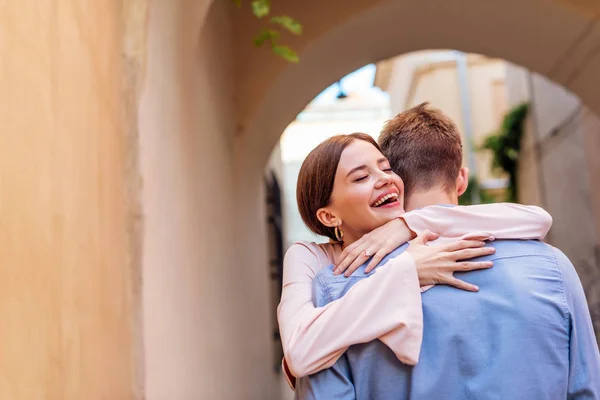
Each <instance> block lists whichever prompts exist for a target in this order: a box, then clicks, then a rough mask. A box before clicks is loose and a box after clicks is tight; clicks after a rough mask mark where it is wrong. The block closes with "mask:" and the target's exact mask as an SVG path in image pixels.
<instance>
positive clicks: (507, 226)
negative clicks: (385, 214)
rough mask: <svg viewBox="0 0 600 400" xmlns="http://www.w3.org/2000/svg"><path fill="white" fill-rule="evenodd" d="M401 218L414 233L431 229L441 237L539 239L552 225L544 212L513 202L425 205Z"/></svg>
mask: <svg viewBox="0 0 600 400" xmlns="http://www.w3.org/2000/svg"><path fill="white" fill-rule="evenodd" d="M401 218H403V219H404V220H405V221H406V223H407V225H408V227H409V228H410V229H411V230H412V231H414V232H416V233H417V234H419V233H420V232H422V231H424V230H431V231H433V232H436V233H439V234H440V236H441V237H444V238H459V237H464V236H467V235H468V236H473V235H475V236H479V235H480V236H491V238H492V239H494V238H495V239H539V240H541V239H543V238H544V237H545V236H546V234H547V233H548V231H549V230H550V227H551V226H552V217H551V216H550V214H548V213H547V212H546V211H545V210H544V209H542V208H540V207H537V206H524V205H521V204H513V203H496V204H477V205H473V206H456V207H447V206H429V207H425V208H423V209H421V210H414V211H410V212H407V213H406V214H404V215H403V216H402V217H401Z"/></svg>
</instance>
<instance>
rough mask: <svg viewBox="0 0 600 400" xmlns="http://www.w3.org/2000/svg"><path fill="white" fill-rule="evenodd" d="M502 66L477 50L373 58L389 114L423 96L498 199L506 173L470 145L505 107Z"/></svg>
mask: <svg viewBox="0 0 600 400" xmlns="http://www.w3.org/2000/svg"><path fill="white" fill-rule="evenodd" d="M506 68H507V63H506V62H505V61H504V60H500V59H497V58H490V57H485V56H481V55H477V54H464V53H461V52H458V51H444V50H427V51H418V52H414V53H408V54H405V55H401V56H398V57H394V58H391V59H388V60H384V61H380V62H378V63H377V75H376V77H375V85H377V86H378V87H380V88H381V89H383V90H385V91H386V92H387V93H388V94H389V96H390V106H391V111H392V114H394V115H395V114H397V113H399V112H401V111H403V110H405V109H407V108H410V107H414V106H416V105H417V104H420V103H422V102H425V101H428V102H429V103H430V104H431V105H432V106H433V107H436V108H439V109H440V110H442V111H443V112H444V114H446V115H448V116H449V117H450V118H451V119H452V120H453V121H454V122H455V123H456V125H457V127H458V129H459V131H460V132H461V134H462V136H463V143H464V149H465V151H464V165H465V166H468V167H469V169H470V171H471V176H472V177H476V179H477V181H478V182H479V185H480V187H481V188H482V189H484V190H486V191H487V192H488V193H489V194H490V195H492V196H493V197H495V198H498V199H500V198H502V196H503V193H504V188H505V187H506V185H507V180H506V177H505V176H504V175H503V174H502V173H500V172H498V171H494V170H492V168H491V164H490V161H491V157H490V154H489V153H487V152H479V151H476V150H477V148H479V146H481V143H482V141H483V139H484V138H485V137H487V136H488V135H490V134H493V133H495V131H496V130H497V129H498V127H499V125H500V123H501V121H502V118H503V117H504V113H505V112H506V111H507V110H508V100H507V97H506V93H507V88H506Z"/></svg>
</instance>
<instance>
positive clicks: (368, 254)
mask: <svg viewBox="0 0 600 400" xmlns="http://www.w3.org/2000/svg"><path fill="white" fill-rule="evenodd" d="M365 257H367V258H370V257H373V254H371V253H369V250H365Z"/></svg>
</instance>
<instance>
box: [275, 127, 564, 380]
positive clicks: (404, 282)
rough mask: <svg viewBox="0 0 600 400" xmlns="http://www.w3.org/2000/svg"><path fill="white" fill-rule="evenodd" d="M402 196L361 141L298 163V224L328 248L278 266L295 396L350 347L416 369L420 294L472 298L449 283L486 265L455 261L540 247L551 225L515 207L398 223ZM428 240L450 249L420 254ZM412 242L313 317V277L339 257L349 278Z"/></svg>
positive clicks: (289, 256)
mask: <svg viewBox="0 0 600 400" xmlns="http://www.w3.org/2000/svg"><path fill="white" fill-rule="evenodd" d="M403 195H404V185H403V182H402V180H401V179H400V177H398V176H397V175H396V174H394V173H393V172H392V170H391V169H390V166H389V163H388V161H387V160H386V159H385V157H384V156H383V155H382V153H381V151H380V149H379V146H378V145H377V143H376V142H375V141H374V140H373V139H372V138H371V137H370V136H368V135H366V134H361V133H357V134H352V135H341V136H336V137H333V138H330V139H328V140H327V141H325V142H323V143H321V144H320V145H319V146H317V148H315V149H314V150H313V151H312V152H311V153H310V154H309V155H308V157H307V158H306V160H305V161H304V163H303V165H302V167H301V170H300V174H299V179H298V187H297V201H298V207H299V209H300V214H301V216H302V218H303V220H304V222H305V223H306V225H307V226H308V227H309V228H310V229H311V230H312V231H313V232H314V233H316V234H318V235H323V236H327V237H329V238H330V239H331V240H330V242H329V243H321V244H315V243H307V242H299V243H295V244H294V245H292V246H291V247H290V249H289V250H288V252H287V253H286V257H285V260H284V276H283V291H282V296H281V303H280V304H279V308H278V319H279V326H280V332H281V339H282V344H283V349H284V354H285V359H284V362H283V366H284V371H285V372H286V376H287V377H288V379H291V381H290V384H291V385H292V386H293V385H294V382H295V379H294V377H302V376H306V375H309V374H312V373H315V372H317V371H319V370H322V369H325V368H328V367H330V366H331V365H333V364H334V363H335V361H336V360H337V359H338V358H339V357H340V356H341V355H342V354H343V353H344V351H345V350H346V349H347V348H348V347H349V346H350V345H352V344H357V343H365V342H369V341H371V340H374V339H377V338H379V339H380V340H382V341H383V342H384V343H385V344H386V345H388V346H389V347H390V348H391V349H392V351H394V353H395V354H396V356H397V357H398V358H399V359H400V360H401V361H403V362H405V363H407V364H412V365H414V364H416V362H417V361H418V357H419V351H420V343H421V337H422V315H421V312H422V310H421V302H420V293H421V289H420V288H421V287H423V286H427V285H434V284H449V285H453V286H456V287H457V288H459V289H464V290H470V291H477V290H478V288H477V287H475V286H474V285H471V284H468V283H466V282H463V281H461V280H459V279H457V278H455V277H454V276H453V273H454V272H455V271H471V270H476V269H483V268H490V267H491V266H492V263H491V262H482V261H474V262H465V261H461V260H466V259H470V258H473V257H478V256H483V255H489V254H491V253H493V251H494V249H493V248H490V247H483V246H484V244H485V243H484V240H493V239H494V238H498V239H541V238H543V237H544V236H545V235H546V233H547V232H548V230H549V229H550V225H551V223H552V219H551V217H550V215H549V214H548V213H546V212H545V211H544V210H542V209H540V208H539V207H534V206H521V205H516V204H493V205H479V206H468V207H461V206H458V207H443V206H431V207H426V208H424V209H422V210H417V211H412V212H409V213H405V212H404V207H403V204H404V197H403ZM427 230H429V231H433V232H437V233H440V234H442V236H443V238H444V239H446V240H447V239H452V238H453V240H452V241H450V242H447V243H446V244H441V245H434V246H426V245H425V243H426V242H427V241H428V240H430V239H435V238H436V237H437V235H435V234H432V233H431V232H428V231H427ZM365 235H368V236H366V237H364V236H365ZM417 235H419V237H418V238H417V239H416V240H415V241H413V242H411V245H410V247H409V248H408V250H407V251H406V252H404V253H403V254H402V255H400V256H398V257H396V258H394V259H391V260H390V261H388V262H387V263H386V264H385V265H383V266H381V267H379V268H377V269H376V270H375V273H374V274H373V276H372V277H371V278H370V279H365V280H363V281H362V282H360V283H358V284H356V285H355V286H354V287H353V288H352V289H351V290H350V291H349V292H348V293H347V294H346V295H345V296H344V297H343V298H341V299H339V300H336V301H334V302H332V303H330V304H328V305H327V306H325V307H320V308H316V307H314V305H313V302H312V281H313V279H314V278H315V276H316V274H317V273H318V272H319V270H321V269H322V268H327V267H330V266H331V265H333V264H335V263H336V260H338V261H339V260H340V256H343V258H344V260H343V262H342V263H338V264H337V267H336V270H335V271H336V273H343V272H346V274H348V273H351V272H352V271H353V270H354V269H356V267H358V266H359V265H361V264H363V263H364V262H365V261H367V260H368V259H369V258H370V257H372V256H374V257H373V258H372V261H371V264H370V265H369V267H368V268H367V269H371V268H373V267H374V266H375V265H376V264H377V263H378V261H379V260H381V258H382V257H383V256H385V255H386V254H387V253H389V252H390V251H392V250H393V249H395V248H396V247H398V246H400V245H401V244H403V243H406V242H407V241H409V240H410V239H412V238H414V237H415V236H417ZM363 237H364V238H363ZM361 238H362V239H361ZM344 249H345V250H344ZM348 267H350V268H348ZM346 268H348V269H346Z"/></svg>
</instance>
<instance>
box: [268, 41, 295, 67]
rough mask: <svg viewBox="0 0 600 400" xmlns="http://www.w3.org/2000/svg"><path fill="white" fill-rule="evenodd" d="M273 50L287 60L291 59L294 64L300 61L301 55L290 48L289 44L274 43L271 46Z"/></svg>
mask: <svg viewBox="0 0 600 400" xmlns="http://www.w3.org/2000/svg"><path fill="white" fill-rule="evenodd" d="M271 50H273V53H275V54H277V55H278V56H280V57H282V58H283V59H285V60H286V61H289V62H291V63H294V64H297V63H298V62H300V57H299V56H298V54H297V53H296V52H295V51H294V50H292V49H290V48H289V47H287V46H282V45H274V46H273V47H272V48H271Z"/></svg>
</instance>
